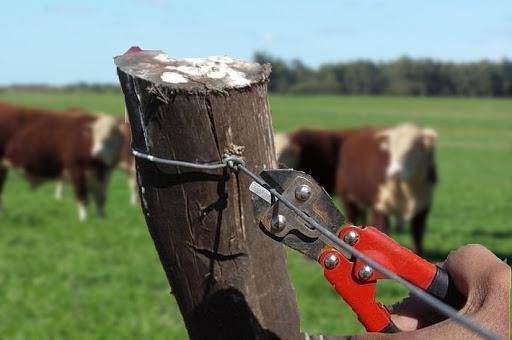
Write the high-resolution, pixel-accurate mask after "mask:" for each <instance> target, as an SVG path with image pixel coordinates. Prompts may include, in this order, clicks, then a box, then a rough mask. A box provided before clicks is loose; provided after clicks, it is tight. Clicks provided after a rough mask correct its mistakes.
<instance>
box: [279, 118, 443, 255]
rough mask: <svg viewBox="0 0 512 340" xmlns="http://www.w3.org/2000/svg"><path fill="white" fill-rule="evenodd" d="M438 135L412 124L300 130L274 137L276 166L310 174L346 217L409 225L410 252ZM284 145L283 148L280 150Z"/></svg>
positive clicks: (423, 212)
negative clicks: (340, 205) (339, 203)
mask: <svg viewBox="0 0 512 340" xmlns="http://www.w3.org/2000/svg"><path fill="white" fill-rule="evenodd" d="M436 139H437V133H436V132H435V131H434V130H432V129H429V128H421V127H419V126H417V125H415V124H401V125H398V126H395V127H391V128H374V127H365V128H358V129H347V130H337V131H335V130H312V129H302V130H297V131H295V132H292V133H290V134H288V135H286V136H284V137H283V136H278V137H276V150H277V152H278V153H279V154H278V157H279V160H280V162H283V163H285V164H286V165H288V166H290V167H293V168H295V169H298V170H302V171H305V172H307V173H309V174H311V175H312V176H313V177H314V178H315V179H316V180H317V181H318V182H319V184H321V185H322V186H324V187H325V189H326V191H327V192H329V193H330V194H334V193H336V194H338V195H339V196H340V198H341V201H342V203H343V207H344V211H345V215H346V217H347V219H348V220H349V221H351V222H353V223H365V220H364V218H365V215H366V211H367V210H369V211H370V212H371V224H372V225H374V226H375V227H378V228H380V229H381V230H382V231H384V232H388V231H389V227H390V217H392V218H394V219H395V222H396V223H397V224H398V225H403V224H404V223H408V222H409V223H410V224H411V232H412V236H413V241H414V249H415V251H416V252H417V253H421V252H422V246H421V244H422V238H423V233H424V230H425V227H426V221H427V217H428V213H429V211H430V207H431V205H432V195H433V190H434V187H435V184H436V181H437V174H436V165H435V160H434V144H435V141H436ZM283 145H284V146H283Z"/></svg>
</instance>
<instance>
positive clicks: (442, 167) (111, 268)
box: [0, 92, 512, 339]
mask: <svg viewBox="0 0 512 340" xmlns="http://www.w3.org/2000/svg"><path fill="white" fill-rule="evenodd" d="M0 101H9V102H15V103H20V104H25V105H31V106H42V107H48V108H66V107H68V106H75V107H83V108H86V109H89V110H95V111H103V112H109V113H112V114H116V115H121V114H122V112H123V100H122V97H121V94H118V93H105V94H97V93H96V94H95V93H88V92H83V93H80V92H76V93H56V94H47V93H46V94H42V93H41V94H39V93H16V92H2V93H0ZM271 107H272V111H273V120H274V127H275V129H276V130H277V131H286V130H290V129H293V128H295V127H299V126H316V127H329V128H342V127H353V126H361V125H370V124H372V125H389V124H394V123H397V122H402V121H413V122H418V123H421V124H425V125H429V126H431V127H433V128H436V129H437V130H438V131H439V133H440V139H439V143H438V148H437V161H438V165H439V171H440V183H439V186H438V189H437V191H436V194H435V202H434V209H433V211H432V214H431V218H430V223H429V228H428V230H427V233H426V239H425V248H426V254H427V258H428V259H429V260H431V261H441V260H443V259H444V258H445V257H446V255H447V254H448V253H449V252H450V251H451V250H453V249H456V248H457V247H459V246H461V245H463V244H467V243H481V244H484V245H485V246H487V247H489V248H490V249H491V250H493V251H494V252H495V253H496V254H498V255H499V256H500V257H501V258H505V257H510V256H511V254H512V226H511V224H512V223H511V222H510V217H511V210H512V176H511V174H512V100H510V99H453V98H434V99H433V98H394V97H327V96H318V97H316V96H315V97H292V96H287V97H283V96H273V97H272V98H271ZM66 189H67V191H66V195H65V196H66V197H65V199H64V200H63V201H60V202H56V201H54V199H53V190H54V185H53V184H47V185H44V186H43V187H41V188H40V189H38V190H36V191H30V189H29V187H28V185H27V184H26V183H25V182H24V181H22V180H20V179H19V177H17V176H16V175H15V174H13V173H11V174H10V176H9V179H8V182H7V186H6V190H5V193H4V195H3V199H4V206H5V212H4V213H3V215H1V216H0V338H2V339H50V338H51V339H90V338H93V339H143V338H144V339H185V338H186V331H185V328H184V326H183V322H182V320H181V316H180V314H179V311H178V309H177V306H176V303H175V301H174V300H173V298H172V296H171V295H170V294H169V291H170V288H169V287H168V284H167V281H166V279H165V276H164V272H163V270H162V269H161V266H160V263H159V261H158V258H157V255H156V251H155V250H154V247H153V244H152V241H151V239H150V236H149V234H148V232H147V229H146V226H145V224H144V221H143V218H142V216H141V214H140V209H139V208H138V207H137V208H134V207H131V206H130V205H129V204H128V188H127V185H126V177H125V176H124V175H123V174H121V173H119V172H116V174H115V176H114V177H113V181H112V183H111V188H110V189H111V190H110V191H109V198H108V206H107V213H108V218H107V219H106V220H99V219H97V218H94V217H93V218H91V219H90V220H89V221H87V222H86V223H79V222H78V221H77V216H76V207H75V204H74V202H73V200H72V195H71V192H70V188H66ZM393 237H395V238H396V240H398V241H399V242H401V243H403V244H405V245H410V244H411V242H410V237H409V235H408V233H403V234H393ZM288 267H289V272H290V276H291V279H292V281H293V285H294V287H295V289H296V292H297V298H298V302H299V306H300V315H301V320H302V329H303V330H304V331H308V332H310V333H316V334H320V333H321V334H355V333H358V332H361V331H362V327H361V326H360V325H359V324H358V322H357V320H356V318H355V317H354V316H353V315H352V312H351V311H350V310H349V309H348V308H347V307H346V306H345V305H344V303H343V302H342V301H341V300H340V298H339V297H337V295H336V294H335V293H334V291H333V289H332V288H331V287H330V285H329V284H328V283H327V282H326V281H325V280H324V279H323V275H322V271H321V269H320V268H319V267H318V266H317V265H316V264H315V263H312V262H310V261H307V260H305V259H304V258H303V257H302V256H298V255H297V254H295V253H291V252H290V255H289V263H288ZM378 293H379V296H380V298H381V299H382V301H383V302H385V303H390V302H393V301H395V300H397V299H399V298H400V297H401V296H403V295H404V290H403V289H401V287H396V286H395V285H393V284H385V285H383V287H381V288H380V289H379V292H378Z"/></svg>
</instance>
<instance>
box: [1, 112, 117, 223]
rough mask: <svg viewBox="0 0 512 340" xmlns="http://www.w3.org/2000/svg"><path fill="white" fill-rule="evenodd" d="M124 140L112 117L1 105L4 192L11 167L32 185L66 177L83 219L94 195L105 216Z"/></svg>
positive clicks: (100, 212)
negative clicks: (110, 184)
mask: <svg viewBox="0 0 512 340" xmlns="http://www.w3.org/2000/svg"><path fill="white" fill-rule="evenodd" d="M122 142H123V138H122V135H121V131H120V128H119V124H118V123H117V121H116V120H115V119H114V118H112V117H109V116H95V115H91V114H88V113H85V112H81V113H77V112H76V111H74V112H69V113H67V112H55V111H48V110H39V109H32V108H23V107H18V106H14V105H10V104H0V160H1V163H0V192H1V189H2V187H3V184H4V181H5V178H6V174H7V169H9V168H12V169H14V170H16V171H18V172H19V173H20V174H21V175H22V176H24V177H25V178H26V179H27V180H28V181H29V182H30V183H31V184H32V186H37V185H38V184H40V183H41V182H43V181H46V180H51V179H62V178H64V179H67V180H69V181H70V182H71V184H72V186H73V189H74V191H75V198H76V200H77V203H78V211H79V218H80V220H84V219H85V218H86V217H87V210H86V204H87V201H88V198H89V194H92V198H93V199H94V201H95V203H96V205H97V208H98V214H99V215H100V216H103V215H104V205H105V200H106V187H107V184H108V180H109V177H110V173H111V170H112V168H113V167H114V166H115V165H116V164H117V162H118V159H119V155H120V151H121V145H122Z"/></svg>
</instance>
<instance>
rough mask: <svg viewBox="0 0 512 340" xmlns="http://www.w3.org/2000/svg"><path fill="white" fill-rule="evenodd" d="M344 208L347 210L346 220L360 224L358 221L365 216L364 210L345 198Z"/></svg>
mask: <svg viewBox="0 0 512 340" xmlns="http://www.w3.org/2000/svg"><path fill="white" fill-rule="evenodd" d="M343 208H344V210H345V218H346V221H348V222H350V223H352V224H354V225H358V223H360V222H361V221H360V218H362V217H363V211H361V209H359V207H358V206H357V205H356V204H355V203H352V202H350V201H347V200H343Z"/></svg>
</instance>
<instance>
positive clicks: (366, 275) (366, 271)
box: [359, 266, 373, 281]
mask: <svg viewBox="0 0 512 340" xmlns="http://www.w3.org/2000/svg"><path fill="white" fill-rule="evenodd" d="M372 275H373V269H372V268H371V267H370V266H362V267H361V269H359V278H360V279H361V280H364V281H367V280H369V279H370V278H371V277H372Z"/></svg>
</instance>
